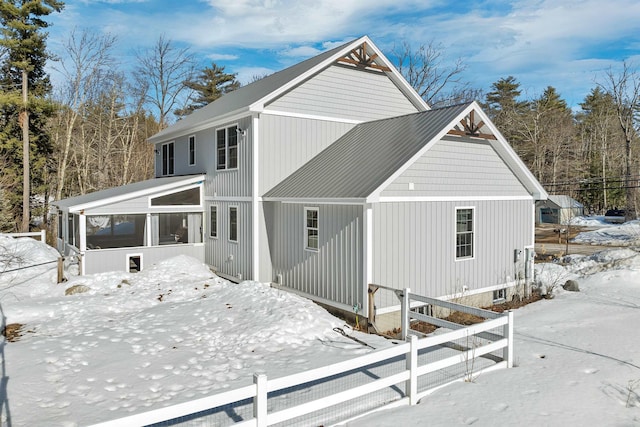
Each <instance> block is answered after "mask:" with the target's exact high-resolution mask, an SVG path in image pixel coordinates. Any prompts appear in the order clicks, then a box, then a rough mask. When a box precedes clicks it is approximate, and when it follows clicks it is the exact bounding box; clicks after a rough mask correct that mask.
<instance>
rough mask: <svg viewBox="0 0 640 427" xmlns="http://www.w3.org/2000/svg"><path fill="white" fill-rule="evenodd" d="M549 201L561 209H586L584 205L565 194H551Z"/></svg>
mask: <svg viewBox="0 0 640 427" xmlns="http://www.w3.org/2000/svg"><path fill="white" fill-rule="evenodd" d="M549 201H550V202H552V203H554V204H555V205H557V206H558V207H559V208H584V206H583V205H582V203H580V202H578V201H577V200H576V199H574V198H572V197H569V196H567V195H564V194H549Z"/></svg>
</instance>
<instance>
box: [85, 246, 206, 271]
mask: <svg viewBox="0 0 640 427" xmlns="http://www.w3.org/2000/svg"><path fill="white" fill-rule="evenodd" d="M131 254H139V255H141V256H142V269H143V270H144V269H146V268H148V267H149V266H151V265H153V264H157V263H158V262H160V261H162V260H165V259H167V258H171V257H174V256H178V255H188V256H192V257H194V258H196V259H199V260H201V259H203V258H204V245H202V244H198V245H167V246H154V247H133V248H117V249H100V250H88V251H86V252H85V258H84V259H85V273H86V274H94V273H103V272H107V271H126V269H127V255H131Z"/></svg>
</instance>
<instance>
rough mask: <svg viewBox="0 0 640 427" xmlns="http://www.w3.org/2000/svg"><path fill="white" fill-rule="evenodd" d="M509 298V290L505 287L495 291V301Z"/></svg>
mask: <svg viewBox="0 0 640 427" xmlns="http://www.w3.org/2000/svg"><path fill="white" fill-rule="evenodd" d="M506 300H507V290H506V289H505V288H502V289H498V290H495V291H493V302H494V303H496V302H504V301H506Z"/></svg>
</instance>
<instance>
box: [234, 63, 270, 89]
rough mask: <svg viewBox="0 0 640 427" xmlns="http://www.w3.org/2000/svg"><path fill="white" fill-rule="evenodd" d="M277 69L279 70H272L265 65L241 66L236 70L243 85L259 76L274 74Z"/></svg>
mask: <svg viewBox="0 0 640 427" xmlns="http://www.w3.org/2000/svg"><path fill="white" fill-rule="evenodd" d="M275 71H278V70H272V69H269V68H265V67H240V68H238V69H237V70H234V72H235V73H236V74H237V80H238V81H239V82H240V83H242V84H243V85H246V84H249V83H251V82H253V81H254V80H256V79H257V78H261V77H264V76H267V75H269V74H273V73H274V72H275Z"/></svg>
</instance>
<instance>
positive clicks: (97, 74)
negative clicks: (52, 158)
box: [52, 30, 116, 200]
mask: <svg viewBox="0 0 640 427" xmlns="http://www.w3.org/2000/svg"><path fill="white" fill-rule="evenodd" d="M115 41H116V39H115V37H112V36H109V35H105V36H98V35H95V34H92V33H89V32H87V31H80V32H78V31H76V30H73V31H72V32H71V35H70V36H69V39H68V40H67V42H66V44H65V51H66V55H65V58H66V60H65V61H63V62H62V65H61V69H60V70H58V71H60V72H61V74H62V75H63V77H64V81H65V84H64V86H63V88H62V89H61V90H60V92H59V95H58V102H59V103H60V104H61V105H62V108H61V109H60V110H59V112H58V115H57V116H56V118H55V120H56V124H55V126H54V129H53V132H52V139H53V140H54V143H55V145H56V147H57V149H58V156H57V158H58V168H57V171H58V176H57V180H56V190H55V191H56V192H55V195H56V200H60V199H61V198H62V191H63V187H64V183H65V179H66V174H67V166H68V164H69V156H70V153H71V148H72V142H74V135H75V134H76V133H77V125H78V121H79V120H83V115H85V114H86V109H87V106H88V104H89V103H91V102H93V101H94V100H95V98H96V97H97V96H98V93H99V90H100V87H101V80H103V79H104V78H105V76H106V75H108V74H109V72H110V71H109V69H110V67H112V66H113V58H112V56H111V50H112V47H113V45H114V43H115ZM75 143H76V144H82V143H83V141H75Z"/></svg>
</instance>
